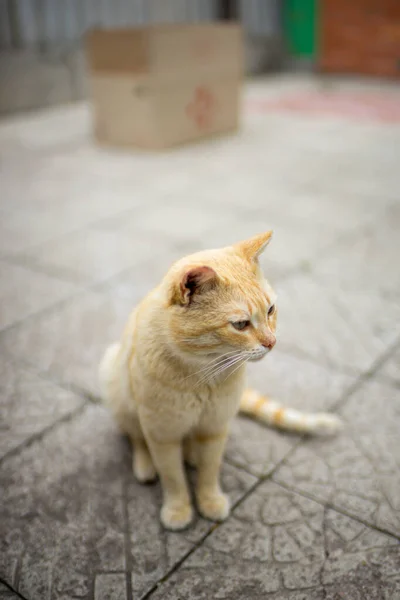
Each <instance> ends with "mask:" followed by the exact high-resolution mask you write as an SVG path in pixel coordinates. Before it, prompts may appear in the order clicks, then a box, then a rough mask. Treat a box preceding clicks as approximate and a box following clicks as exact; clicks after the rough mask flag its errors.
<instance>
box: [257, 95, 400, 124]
mask: <svg viewBox="0 0 400 600" xmlns="http://www.w3.org/2000/svg"><path fill="white" fill-rule="evenodd" d="M246 108H247V109H248V110H249V112H250V113H253V114H257V113H258V114H263V113H269V112H271V111H277V112H287V111H289V112H302V113H307V114H313V115H316V116H318V115H333V116H339V117H348V118H351V119H352V120H354V119H355V120H359V121H379V122H386V123H400V95H397V96H392V97H388V96H383V95H376V94H375V95H373V94H367V93H344V92H343V93H322V92H321V93H320V92H314V93H304V94H296V95H287V96H282V97H280V98H274V99H262V98H260V99H250V100H248V101H247V103H246Z"/></svg>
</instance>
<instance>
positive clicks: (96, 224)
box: [0, 204, 149, 260]
mask: <svg viewBox="0 0 400 600" xmlns="http://www.w3.org/2000/svg"><path fill="white" fill-rule="evenodd" d="M148 206H149V205H148V204H146V206H145V207H143V206H142V207H141V206H140V205H139V206H134V207H132V208H124V209H122V210H120V211H117V212H115V213H113V214H112V215H108V216H107V217H101V218H100V219H94V220H93V221H89V222H86V223H85V224H84V225H82V226H80V227H77V228H72V229H70V230H68V231H65V232H64V233H61V234H59V235H56V236H54V237H52V238H50V239H48V240H46V241H44V242H38V243H37V244H32V245H30V246H27V247H26V248H25V249H24V250H23V251H19V252H11V253H5V254H0V259H1V260H8V259H10V260H11V259H16V258H21V259H24V258H26V256H27V255H28V254H29V253H30V252H32V251H34V252H35V251H36V250H40V249H41V248H42V247H44V246H46V245H48V244H53V243H55V242H58V241H60V240H62V239H63V238H66V237H68V236H69V235H76V234H78V233H83V232H84V231H86V230H87V229H92V228H93V229H95V230H96V228H97V227H99V226H100V225H101V224H106V223H107V222H108V221H111V222H112V221H113V220H114V219H116V218H118V217H123V216H124V215H125V214H129V213H133V212H135V211H137V210H139V209H140V208H145V209H147V208H148Z"/></svg>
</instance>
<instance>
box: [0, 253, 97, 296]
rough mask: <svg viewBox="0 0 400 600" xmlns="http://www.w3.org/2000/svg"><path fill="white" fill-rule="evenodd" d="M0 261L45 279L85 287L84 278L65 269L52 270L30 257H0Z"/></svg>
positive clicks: (50, 267) (55, 268)
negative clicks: (42, 276)
mask: <svg viewBox="0 0 400 600" xmlns="http://www.w3.org/2000/svg"><path fill="white" fill-rule="evenodd" d="M0 260H1V261H2V262H4V263H7V264H8V265H10V266H13V267H14V266H15V267H23V268H24V269H27V270H29V271H32V272H33V273H37V274H39V275H46V277H50V278H52V279H58V280H59V281H63V282H65V283H71V284H73V285H76V286H77V287H81V288H82V289H85V287H86V286H85V278H84V277H82V276H79V275H78V274H77V273H76V272H75V271H73V270H72V269H68V268H66V267H64V268H62V269H60V270H58V268H57V267H54V268H53V267H52V266H51V265H47V264H42V263H38V262H36V261H35V260H33V259H32V258H31V257H30V256H6V257H5V258H3V257H1V259H0Z"/></svg>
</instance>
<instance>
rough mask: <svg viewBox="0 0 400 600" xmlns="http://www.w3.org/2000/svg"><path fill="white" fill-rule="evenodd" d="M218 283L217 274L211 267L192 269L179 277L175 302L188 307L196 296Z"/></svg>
mask: <svg viewBox="0 0 400 600" xmlns="http://www.w3.org/2000/svg"><path fill="white" fill-rule="evenodd" d="M216 281H217V274H216V272H215V271H214V269H212V268H211V267H206V266H201V267H191V268H189V269H188V270H187V271H185V272H184V273H183V275H181V276H180V277H179V279H178V281H177V285H176V286H175V293H174V294H173V302H174V303H179V304H183V305H186V306H187V305H189V304H190V302H191V300H192V298H193V296H194V295H195V294H199V293H201V292H202V291H205V290H206V289H209V287H210V286H212V285H214V284H215V283H216Z"/></svg>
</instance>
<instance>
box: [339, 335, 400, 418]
mask: <svg viewBox="0 0 400 600" xmlns="http://www.w3.org/2000/svg"><path fill="white" fill-rule="evenodd" d="M399 347H400V335H399V336H398V337H397V338H396V340H395V341H394V342H393V343H392V344H390V346H389V347H388V348H386V350H385V351H384V352H382V354H381V355H380V356H378V358H376V359H375V361H374V362H373V363H372V365H371V366H370V367H369V369H367V370H366V371H364V372H363V373H361V374H360V376H359V377H358V378H357V379H356V381H355V382H354V384H353V385H351V386H350V388H349V389H348V390H347V393H345V394H344V397H342V398H340V399H339V400H337V402H336V403H334V404H333V405H332V407H331V410H334V411H337V410H339V409H340V408H342V406H343V405H344V404H345V403H346V402H347V400H349V398H350V397H351V396H352V395H353V394H354V393H355V392H356V391H358V389H359V388H360V387H361V386H362V385H363V384H364V383H366V382H368V381H371V380H373V377H374V375H376V374H377V372H378V371H379V369H380V367H381V366H382V365H384V364H385V362H386V360H388V359H389V358H390V357H391V355H392V354H393V353H394V352H395V351H396V350H397V348H399ZM387 385H388V386H389V387H395V386H393V384H392V385H390V384H389V383H388V384H387Z"/></svg>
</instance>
